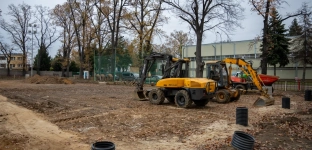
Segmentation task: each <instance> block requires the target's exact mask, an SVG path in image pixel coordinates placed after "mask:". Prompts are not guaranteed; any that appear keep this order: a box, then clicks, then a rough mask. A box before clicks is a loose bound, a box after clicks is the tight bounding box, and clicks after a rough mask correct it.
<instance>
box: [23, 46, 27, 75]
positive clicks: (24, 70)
mask: <svg viewBox="0 0 312 150" xmlns="http://www.w3.org/2000/svg"><path fill="white" fill-rule="evenodd" d="M26 64H27V63H26V51H25V49H24V51H23V76H25V75H26V68H27V67H26Z"/></svg>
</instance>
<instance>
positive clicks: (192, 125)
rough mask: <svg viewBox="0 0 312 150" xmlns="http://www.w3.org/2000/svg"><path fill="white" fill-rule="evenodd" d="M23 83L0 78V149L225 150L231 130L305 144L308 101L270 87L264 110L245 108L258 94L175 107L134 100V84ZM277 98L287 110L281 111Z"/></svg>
mask: <svg viewBox="0 0 312 150" xmlns="http://www.w3.org/2000/svg"><path fill="white" fill-rule="evenodd" d="M37 78H40V77H37ZM29 80H30V79H27V80H0V95H2V96H0V105H1V109H0V149H82V150H83V149H86V150H87V149H90V147H91V144H92V143H94V142H96V141H111V142H113V143H114V144H115V145H116V149H118V150H123V149H140V150H141V149H142V150H143V149H152V150H154V149H169V150H178V149H179V150H180V149H185V150H189V149H194V150H202V149H233V148H232V147H231V146H230V142H231V138H232V136H233V133H234V131H236V130H240V131H245V132H247V133H250V134H251V135H253V136H254V138H255V140H256V143H255V149H283V150H284V149H312V142H311V138H312V130H311V128H312V119H311V118H312V115H311V114H312V102H311V101H304V93H300V92H289V91H287V92H284V91H274V92H275V93H274V95H273V96H274V98H275V104H274V105H272V106H267V107H253V106H252V104H253V102H254V101H255V100H256V99H257V98H258V97H259V94H257V93H248V94H246V95H242V96H241V98H240V100H239V101H237V102H232V103H228V104H218V103H215V102H209V103H208V104H207V106H205V107H201V108H199V107H196V106H195V105H194V106H193V107H192V108H190V109H181V108H177V107H176V106H175V105H174V104H170V103H169V102H165V104H163V105H152V104H150V103H149V102H148V101H137V100H134V99H133V91H134V88H135V87H133V86H129V85H124V84H123V85H115V84H110V85H107V84H90V83H94V82H90V83H89V82H83V83H82V82H80V81H79V80H70V81H72V82H70V83H69V82H68V83H67V81H66V82H59V79H57V80H55V81H53V82H52V80H51V79H49V82H29ZM40 80H41V79H40ZM66 80H68V79H66ZM56 82H57V84H55V83H56ZM146 88H154V87H151V86H146ZM283 96H287V97H290V99H291V108H290V109H284V108H282V106H281V104H282V97H283ZM237 107H247V108H248V113H249V114H248V115H249V117H248V118H249V120H248V123H249V125H248V126H247V127H244V126H241V125H237V124H236V108H237Z"/></svg>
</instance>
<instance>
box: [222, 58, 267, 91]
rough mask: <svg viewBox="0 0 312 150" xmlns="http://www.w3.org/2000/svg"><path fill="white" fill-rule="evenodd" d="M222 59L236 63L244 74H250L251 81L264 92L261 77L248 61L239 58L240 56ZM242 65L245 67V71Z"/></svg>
mask: <svg viewBox="0 0 312 150" xmlns="http://www.w3.org/2000/svg"><path fill="white" fill-rule="evenodd" d="M223 61H224V62H225V63H230V64H236V65H237V66H238V67H239V68H240V70H242V71H243V72H244V73H245V74H246V75H250V76H251V81H252V82H253V83H254V85H255V86H256V87H257V88H258V90H259V91H261V92H262V91H263V92H265V91H264V90H263V88H262V84H261V82H262V80H261V78H260V77H259V75H258V74H257V72H256V71H255V70H254V69H253V68H252V66H251V64H250V63H248V62H246V61H245V60H244V59H240V58H225V59H223ZM244 67H246V68H247V71H246V69H245V68H244Z"/></svg>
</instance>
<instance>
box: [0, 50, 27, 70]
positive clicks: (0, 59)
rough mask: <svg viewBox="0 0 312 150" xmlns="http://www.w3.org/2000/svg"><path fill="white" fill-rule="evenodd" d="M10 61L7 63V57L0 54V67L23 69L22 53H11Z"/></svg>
mask: <svg viewBox="0 0 312 150" xmlns="http://www.w3.org/2000/svg"><path fill="white" fill-rule="evenodd" d="M10 59H11V62H10V66H8V64H7V58H6V57H5V56H4V55H3V54H0V68H2V69H3V68H8V67H10V69H14V70H22V69H23V54H22V53H13V54H12V55H11V58H10Z"/></svg>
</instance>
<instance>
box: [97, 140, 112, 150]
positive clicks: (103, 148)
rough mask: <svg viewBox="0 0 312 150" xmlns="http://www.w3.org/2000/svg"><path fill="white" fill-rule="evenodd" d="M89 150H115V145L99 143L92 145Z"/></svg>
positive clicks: (105, 142) (107, 142)
mask: <svg viewBox="0 0 312 150" xmlns="http://www.w3.org/2000/svg"><path fill="white" fill-rule="evenodd" d="M91 150H115V144H114V143H112V142H109V141H101V142H96V143H94V144H92V146H91Z"/></svg>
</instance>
